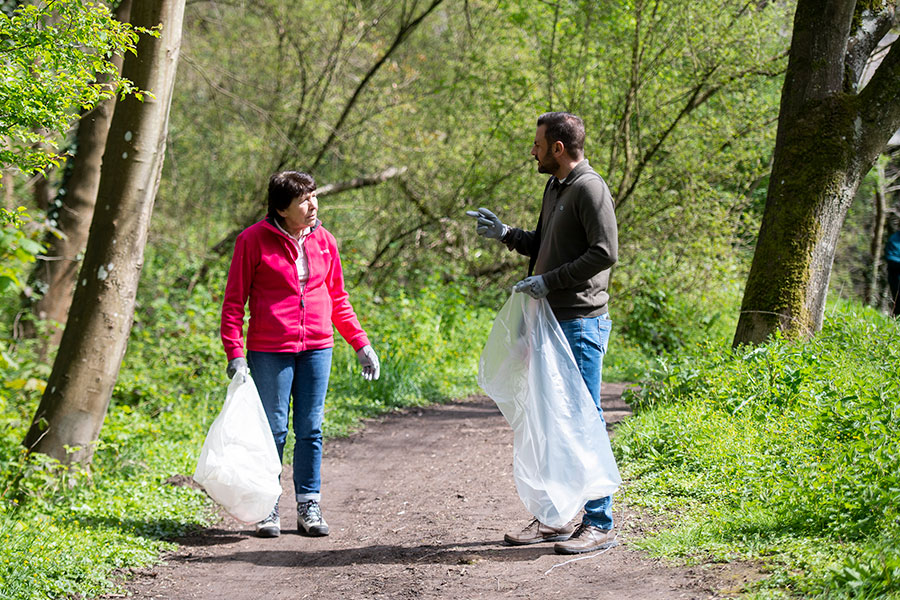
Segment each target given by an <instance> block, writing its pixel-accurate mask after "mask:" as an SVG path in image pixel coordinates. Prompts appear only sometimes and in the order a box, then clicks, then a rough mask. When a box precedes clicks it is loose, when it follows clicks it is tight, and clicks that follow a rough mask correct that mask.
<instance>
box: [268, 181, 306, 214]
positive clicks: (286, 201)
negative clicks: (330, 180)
mask: <svg viewBox="0 0 900 600" xmlns="http://www.w3.org/2000/svg"><path fill="white" fill-rule="evenodd" d="M315 189H316V180H315V179H313V178H312V175H309V174H307V173H301V172H300V171H281V172H279V173H275V174H274V175H272V176H271V177H269V212H268V215H269V216H270V217H277V216H278V211H279V210H284V209H286V208H287V207H288V206H290V205H291V201H292V200H293V199H294V198H296V197H297V196H305V195H306V194H308V193H310V192H312V191H315Z"/></svg>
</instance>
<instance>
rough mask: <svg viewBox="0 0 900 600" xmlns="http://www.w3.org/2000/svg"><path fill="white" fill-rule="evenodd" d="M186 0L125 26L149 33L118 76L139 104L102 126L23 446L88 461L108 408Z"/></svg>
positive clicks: (144, 11) (130, 102)
mask: <svg viewBox="0 0 900 600" xmlns="http://www.w3.org/2000/svg"><path fill="white" fill-rule="evenodd" d="M184 3H185V0H152V1H151V0H146V1H144V2H137V3H135V5H134V7H133V8H132V23H133V24H134V25H136V26H142V27H154V26H156V25H157V24H159V23H162V31H161V33H160V36H159V37H158V38H154V37H150V36H143V37H142V38H141V40H140V42H139V43H138V47H137V55H136V56H135V55H132V54H129V55H128V56H127V57H126V59H125V64H124V67H123V75H124V76H125V77H126V78H128V79H130V80H131V81H133V82H134V83H135V85H137V86H138V87H139V88H141V89H143V90H148V91H149V92H151V93H152V96H151V95H149V94H147V95H145V96H144V101H143V102H140V101H139V100H138V99H136V98H135V97H132V96H129V97H127V98H126V99H124V100H122V101H120V102H119V104H118V106H117V107H116V111H115V114H114V115H113V119H112V124H111V126H110V131H109V137H108V140H107V144H106V151H105V153H104V155H103V166H102V171H101V177H100V186H99V191H98V194H97V205H96V208H95V211H94V217H93V220H92V222H91V229H90V236H89V238H88V244H87V249H86V251H85V257H84V262H83V265H82V267H81V271H80V273H79V276H78V282H77V286H76V290H75V295H74V298H73V301H72V308H71V310H70V311H69V318H68V322H67V323H66V329H65V332H64V333H63V337H62V341H61V343H60V347H59V351H58V352H57V355H56V360H55V361H54V364H53V371H52V372H51V374H50V378H49V380H48V381H47V388H46V391H45V392H44V395H43V397H42V398H41V403H40V406H39V407H38V410H37V412H36V414H35V417H34V420H33V422H32V426H31V428H30V430H29V431H28V434H27V435H26V438H25V441H24V443H25V446H26V447H27V448H29V449H31V450H33V451H37V452H43V453H45V454H48V455H50V456H52V457H54V458H57V459H59V460H61V461H63V462H80V463H89V462H90V460H91V458H92V456H93V451H94V446H95V442H96V440H97V439H98V437H99V434H100V428H101V426H102V424H103V419H104V417H105V415H106V411H107V408H108V406H109V401H110V397H111V396H112V390H113V386H114V385H115V381H116V378H117V376H118V372H119V367H120V366H121V362H122V358H123V357H124V355H125V348H126V345H127V341H128V335H129V333H130V330H131V324H132V321H133V317H134V301H135V296H136V293H137V286H138V280H139V278H140V273H141V267H142V266H143V254H144V246H145V244H146V241H147V231H148V228H149V224H150V215H151V213H152V211H153V202H154V199H155V196H156V191H157V189H158V187H159V179H160V173H161V170H162V163H163V157H164V152H165V143H166V134H167V129H168V118H169V107H170V104H171V100H172V90H173V87H174V83H175V70H176V66H177V62H178V55H179V49H180V43H181V28H182V20H183V16H184Z"/></svg>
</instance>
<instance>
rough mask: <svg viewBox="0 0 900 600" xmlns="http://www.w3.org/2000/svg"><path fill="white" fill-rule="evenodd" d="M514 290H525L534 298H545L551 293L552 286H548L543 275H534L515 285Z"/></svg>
mask: <svg viewBox="0 0 900 600" xmlns="http://www.w3.org/2000/svg"><path fill="white" fill-rule="evenodd" d="M513 291H514V292H524V293H526V294H528V295H529V296H531V297H532V298H543V297H545V296H546V295H547V294H549V293H550V288H548V287H547V283H546V282H545V281H544V276H543V275H533V276H531V277H526V278H525V279H523V280H522V281H520V282H519V283H517V284H516V285H514V286H513Z"/></svg>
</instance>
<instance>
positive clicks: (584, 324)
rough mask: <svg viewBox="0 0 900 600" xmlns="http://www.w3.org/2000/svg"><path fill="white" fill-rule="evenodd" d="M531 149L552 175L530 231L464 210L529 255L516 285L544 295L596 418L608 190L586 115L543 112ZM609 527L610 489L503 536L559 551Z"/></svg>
mask: <svg viewBox="0 0 900 600" xmlns="http://www.w3.org/2000/svg"><path fill="white" fill-rule="evenodd" d="M531 154H532V156H534V158H535V160H536V161H537V163H538V172H540V173H546V174H549V175H550V179H549V180H548V181H547V185H546V186H545V187H544V196H543V200H542V202H541V214H540V217H539V218H538V222H537V227H536V228H535V229H534V230H533V231H525V230H522V229H516V228H514V227H508V226H506V225H504V224H503V223H502V222H501V221H500V219H499V218H498V217H497V216H496V215H494V213H492V212H491V211H490V210H487V209H485V208H480V209H478V211H469V212H467V214H468V215H469V216H472V217H475V218H477V219H478V225H477V231H478V233H479V234H480V235H482V236H484V237H488V238H493V239H497V240H500V241H501V242H503V243H504V244H506V246H507V247H508V248H509V249H510V250H515V251H517V252H519V253H520V254H524V255H526V256H529V257H530V261H529V266H528V275H529V276H528V277H527V278H526V279H524V280H522V281H520V282H519V283H517V284H516V285H515V288H514V289H515V291H517V292H524V293H527V294H529V295H531V296H532V297H534V298H543V297H546V298H547V301H548V302H549V304H550V307H551V308H552V309H553V313H554V315H555V316H556V318H557V320H558V321H559V324H560V326H561V327H562V330H563V333H564V334H565V336H566V339H567V340H568V342H569V346H570V347H571V348H572V353H573V354H574V356H575V361H576V363H577V364H578V369H579V371H581V375H582V377H583V378H584V381H585V383H586V384H587V387H588V390H589V391H590V393H591V396H592V397H593V399H594V404H596V405H597V411H598V412H599V413H600V417H601V421H602V420H603V410H602V409H601V408H600V385H601V379H602V369H603V355H604V354H605V353H606V347H607V344H608V342H609V333H610V329H611V327H612V322H611V321H610V319H609V313H608V310H607V302H608V300H609V294H608V293H607V287H608V285H609V273H610V267H612V266H613V265H614V264H615V263H616V260H617V254H618V233H617V229H616V215H615V209H614V207H613V202H612V196H611V195H610V193H609V188H608V187H607V186H606V182H605V181H603V178H602V177H600V175H598V174H597V173H596V172H595V171H594V170H593V169H592V168H591V166H590V165H589V164H588V161H587V160H585V158H584V123H583V122H582V120H581V119H580V118H579V117H577V116H575V115H573V114H569V113H562V112H552V113H546V114H543V115H541V116H540V117H539V118H538V121H537V131H536V133H535V138H534V146H533V147H532V149H531ZM612 529H613V516H612V496H607V497H605V498H599V499H596V500H591V501H590V502H588V503H587V504H585V507H584V515H583V517H582V520H581V523H580V524H579V525H578V526H577V527H575V528H573V527H572V525H566V526H564V527H561V528H558V529H557V528H553V527H549V526H547V525H544V524H543V523H541V522H539V521H538V520H537V519H535V520H533V521H532V522H531V523H530V524H529V525H528V526H526V527H525V528H524V529H523V530H522V531H516V532H512V533H508V534H506V536H505V537H504V539H505V540H506V542H507V543H509V544H513V545H523V544H534V543H538V542H549V541H555V542H557V543H556V545H555V546H554V550H555V551H556V552H557V553H559V554H578V553H582V552H590V551H593V550H597V549H600V548H605V547H609V546H610V545H612V544H613V543H614V540H615V534H614V533H613V531H612ZM573 530H574V532H573Z"/></svg>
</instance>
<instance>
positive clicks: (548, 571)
mask: <svg viewBox="0 0 900 600" xmlns="http://www.w3.org/2000/svg"><path fill="white" fill-rule="evenodd" d="M618 545H619V542H614V543H613V544H612V545H611V546H609V547H607V548H604V549H603V550H601V551H600V552H595V553H594V554H588V555H587V556H579V557H578V558H570V559H569V560H567V561H564V562H561V563H558V564H555V565H553V566H552V567H550V568H549V569H547V570H546V571H544V575H547V574H549V573H550V571H552V570H553V569H555V568H556V567H561V566H563V565H567V564H569V563H573V562H575V561H579V560H587V559H588V558H594V557H597V556H600V555H601V554H603V553H604V552H609V551H610V550H612V549H613V548H615V547H616V546H618Z"/></svg>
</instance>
